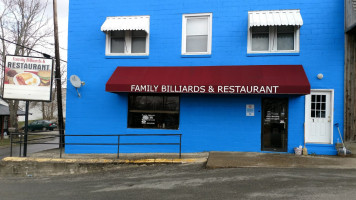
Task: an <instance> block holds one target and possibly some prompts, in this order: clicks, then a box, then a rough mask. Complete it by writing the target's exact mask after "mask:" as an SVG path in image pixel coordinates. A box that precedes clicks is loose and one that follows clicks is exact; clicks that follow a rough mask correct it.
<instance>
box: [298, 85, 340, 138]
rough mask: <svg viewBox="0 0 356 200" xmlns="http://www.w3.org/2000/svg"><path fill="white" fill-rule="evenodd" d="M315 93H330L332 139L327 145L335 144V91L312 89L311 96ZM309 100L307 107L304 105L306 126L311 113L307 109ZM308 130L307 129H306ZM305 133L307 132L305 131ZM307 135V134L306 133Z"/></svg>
mask: <svg viewBox="0 0 356 200" xmlns="http://www.w3.org/2000/svg"><path fill="white" fill-rule="evenodd" d="M313 92H330V95H331V96H330V117H331V119H330V120H331V123H330V134H331V137H330V141H329V143H327V144H333V141H334V140H333V138H334V128H333V127H334V89H311V90H310V94H309V95H311V94H312V93H313ZM307 103H308V102H307V99H306V98H305V105H304V113H305V115H304V124H306V123H305V120H306V119H307V117H308V115H309V114H310V113H308V112H307V110H306V108H307ZM305 129H306V127H305ZM304 132H305V130H304ZM304 134H305V133H304ZM306 143H313V142H306ZM316 144H320V143H316Z"/></svg>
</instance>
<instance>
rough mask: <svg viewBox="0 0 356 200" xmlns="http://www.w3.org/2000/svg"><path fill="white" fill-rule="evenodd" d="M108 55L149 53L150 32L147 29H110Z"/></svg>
mask: <svg viewBox="0 0 356 200" xmlns="http://www.w3.org/2000/svg"><path fill="white" fill-rule="evenodd" d="M106 46H107V49H106V54H107V55H148V34H147V33H146V32H145V31H142V30H138V31H110V32H109V33H108V34H107V45H106Z"/></svg>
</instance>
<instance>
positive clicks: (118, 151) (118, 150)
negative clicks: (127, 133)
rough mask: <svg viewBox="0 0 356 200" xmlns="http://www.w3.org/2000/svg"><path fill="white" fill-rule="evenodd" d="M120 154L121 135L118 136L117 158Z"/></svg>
mask: <svg viewBox="0 0 356 200" xmlns="http://www.w3.org/2000/svg"><path fill="white" fill-rule="evenodd" d="M119 154H120V135H118V136H117V159H119Z"/></svg>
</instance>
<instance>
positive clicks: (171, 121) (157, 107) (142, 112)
mask: <svg viewBox="0 0 356 200" xmlns="http://www.w3.org/2000/svg"><path fill="white" fill-rule="evenodd" d="M127 124H128V125H127V126H128V128H154V129H178V127H179V95H162V94H159V95H156V94H150V95H146V94H130V95H129V106H128V122H127Z"/></svg>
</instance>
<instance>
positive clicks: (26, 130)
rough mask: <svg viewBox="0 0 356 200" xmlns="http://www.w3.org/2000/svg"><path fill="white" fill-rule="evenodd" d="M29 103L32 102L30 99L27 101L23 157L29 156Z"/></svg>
mask: <svg viewBox="0 0 356 200" xmlns="http://www.w3.org/2000/svg"><path fill="white" fill-rule="evenodd" d="M29 104H30V102H29V101H26V111H25V130H24V131H25V134H24V138H23V140H24V141H23V142H24V143H23V157H26V156H27V140H28V137H27V136H28V135H27V133H28V110H29V109H28V108H29Z"/></svg>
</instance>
